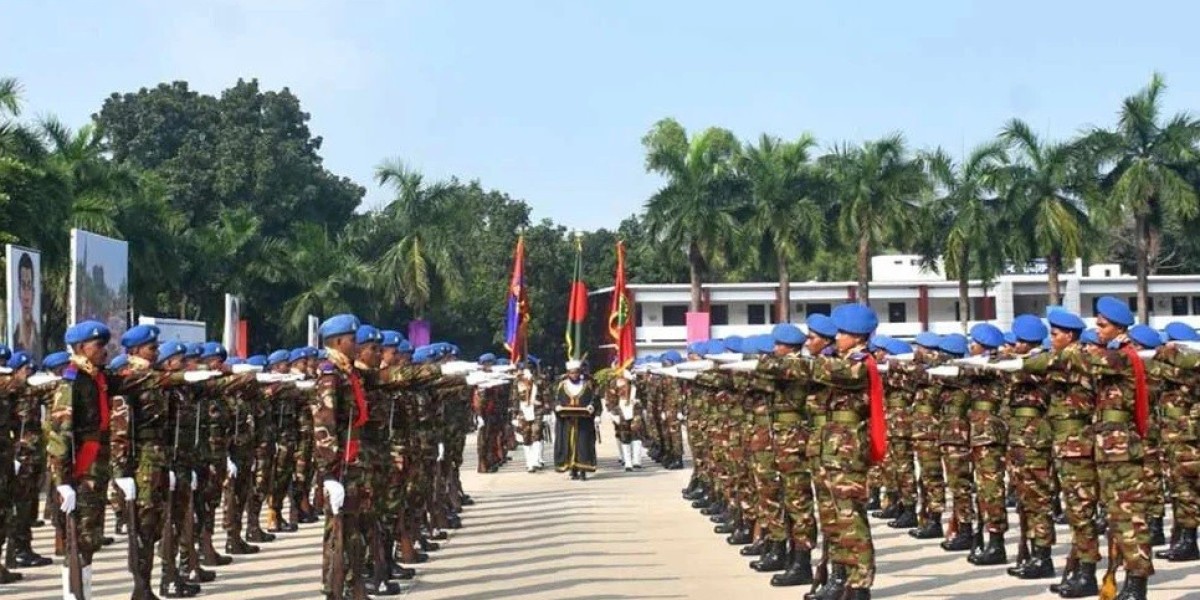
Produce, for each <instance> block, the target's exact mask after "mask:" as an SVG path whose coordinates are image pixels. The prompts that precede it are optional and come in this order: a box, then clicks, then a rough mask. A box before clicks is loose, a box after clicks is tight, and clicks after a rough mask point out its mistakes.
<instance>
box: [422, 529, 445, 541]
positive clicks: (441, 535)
mask: <svg viewBox="0 0 1200 600" xmlns="http://www.w3.org/2000/svg"><path fill="white" fill-rule="evenodd" d="M425 537H426V538H427V539H431V540H435V541H438V542H441V541H444V540H446V539H447V538H449V537H450V534H448V533H446V532H445V531H442V530H440V529H439V530H438V531H434V532H432V533H430V534H429V535H427V536H425Z"/></svg>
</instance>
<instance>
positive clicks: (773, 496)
mask: <svg viewBox="0 0 1200 600" xmlns="http://www.w3.org/2000/svg"><path fill="white" fill-rule="evenodd" d="M753 459H754V463H753V467H754V475H753V476H754V490H755V493H756V500H757V502H755V505H754V507H753V508H752V509H751V510H750V511H749V512H750V513H751V514H752V515H753V518H754V520H756V521H761V522H762V526H763V527H764V528H765V529H766V531H768V532H773V539H775V540H776V541H779V540H782V539H785V538H786V536H787V522H786V521H785V520H784V518H783V484H782V482H781V481H780V479H779V470H778V469H777V468H776V466H775V452H774V451H772V450H769V449H768V450H765V451H758V452H755V453H754V454H753Z"/></svg>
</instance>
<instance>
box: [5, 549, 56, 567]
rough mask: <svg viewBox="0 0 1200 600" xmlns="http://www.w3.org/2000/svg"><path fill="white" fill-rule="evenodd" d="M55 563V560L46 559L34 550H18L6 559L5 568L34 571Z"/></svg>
mask: <svg viewBox="0 0 1200 600" xmlns="http://www.w3.org/2000/svg"><path fill="white" fill-rule="evenodd" d="M53 563H54V559H51V558H46V557H45V556H42V555H41V554H38V553H37V552H34V551H33V550H17V551H16V552H14V553H13V554H12V555H11V556H8V557H5V559H4V566H6V567H8V568H10V569H32V568H34V567H44V566H46V565H49V564H53Z"/></svg>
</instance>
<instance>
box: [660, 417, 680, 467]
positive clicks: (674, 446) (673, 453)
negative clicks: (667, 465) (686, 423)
mask: <svg viewBox="0 0 1200 600" xmlns="http://www.w3.org/2000/svg"><path fill="white" fill-rule="evenodd" d="M663 434H664V436H665V437H666V439H665V440H664V442H666V448H667V456H668V458H670V459H678V458H683V423H682V422H680V420H679V419H676V418H675V415H673V414H669V415H667V419H666V428H665V431H664V432H663Z"/></svg>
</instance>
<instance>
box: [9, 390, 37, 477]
mask: <svg viewBox="0 0 1200 600" xmlns="http://www.w3.org/2000/svg"><path fill="white" fill-rule="evenodd" d="M15 400H16V403H15V406H14V408H15V409H16V418H17V421H16V426H17V428H16V430H15V431H13V432H12V435H13V442H14V443H15V446H14V448H13V451H14V458H15V459H16V460H17V462H20V463H21V464H30V462H29V461H31V460H32V459H34V458H35V453H36V451H37V446H38V442H39V441H40V440H41V435H42V431H41V428H40V427H38V421H39V420H40V417H41V412H42V411H41V395H40V394H38V393H36V392H35V390H33V389H32V388H25V389H24V390H23V391H22V393H21V394H19V395H18V396H17V397H16V399H15Z"/></svg>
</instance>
